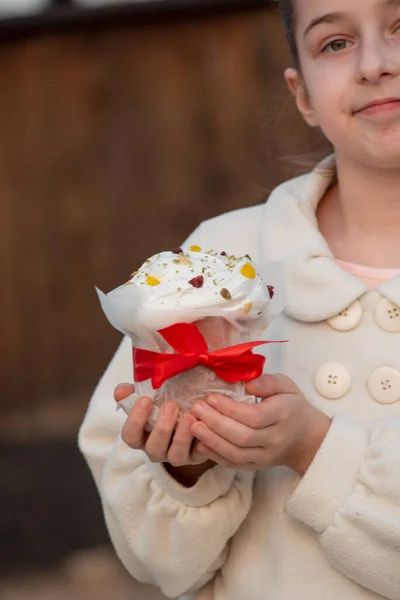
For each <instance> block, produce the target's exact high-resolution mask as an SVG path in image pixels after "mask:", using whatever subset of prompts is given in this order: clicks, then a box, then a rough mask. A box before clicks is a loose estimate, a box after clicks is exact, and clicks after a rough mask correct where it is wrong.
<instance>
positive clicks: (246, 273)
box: [240, 262, 256, 279]
mask: <svg viewBox="0 0 400 600" xmlns="http://www.w3.org/2000/svg"><path fill="white" fill-rule="evenodd" d="M240 272H241V274H242V275H243V277H247V279H255V276H256V270H255V268H254V267H253V265H251V264H250V263H249V262H248V263H246V264H245V265H243V267H242V268H241V269H240Z"/></svg>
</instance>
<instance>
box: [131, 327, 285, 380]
mask: <svg viewBox="0 0 400 600" xmlns="http://www.w3.org/2000/svg"><path fill="white" fill-rule="evenodd" d="M158 333H160V334H161V335H162V337H163V338H164V339H165V340H166V341H167V342H168V344H169V345H170V346H172V348H173V349H174V350H176V352H177V354H173V353H163V352H152V351H151V350H143V349H141V348H134V349H133V360H134V370H135V381H137V382H141V381H146V380H148V379H151V382H152V385H153V388H154V389H155V390H157V389H159V388H160V387H161V386H162V385H163V383H165V381H167V380H168V379H171V377H175V375H179V374H180V373H183V372H185V371H188V370H189V369H194V368H195V367H197V366H198V365H203V366H204V367H207V368H208V369H211V370H212V371H214V373H215V374H216V375H218V377H220V378H221V379H223V380H224V381H228V382H229V383H236V382H237V381H251V380H253V379H257V378H258V377H260V376H261V375H262V372H263V368H264V363H265V360H266V359H265V356H262V355H261V354H253V353H252V351H251V350H252V349H253V348H255V347H256V346H261V345H262V344H270V343H273V342H269V341H257V342H246V343H244V344H237V345H236V346H231V347H229V348H222V349H221V350H215V351H214V352H208V346H207V343H206V341H205V339H204V337H203V335H202V333H201V332H200V331H199V329H198V328H197V327H196V325H194V324H193V323H177V324H176V325H171V326H170V327H166V328H165V329H160V330H159V332H158Z"/></svg>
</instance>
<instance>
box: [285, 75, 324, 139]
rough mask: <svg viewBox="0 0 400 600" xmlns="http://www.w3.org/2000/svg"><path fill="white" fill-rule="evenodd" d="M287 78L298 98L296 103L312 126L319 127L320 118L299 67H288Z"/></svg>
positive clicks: (291, 90)
mask: <svg viewBox="0 0 400 600" xmlns="http://www.w3.org/2000/svg"><path fill="white" fill-rule="evenodd" d="M285 80H286V83H287V86H288V88H289V90H290V92H291V93H292V94H293V96H294V97H295V99H296V105H297V108H298V110H299V112H300V113H301V114H302V115H303V118H304V120H305V121H306V123H307V124H308V125H310V127H318V126H319V123H318V119H317V116H316V114H315V112H314V109H313V107H312V105H311V102H310V97H309V94H308V91H307V88H306V85H305V83H304V80H303V78H302V76H301V75H300V73H299V71H297V69H286V71H285Z"/></svg>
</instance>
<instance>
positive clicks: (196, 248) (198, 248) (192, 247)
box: [190, 246, 201, 252]
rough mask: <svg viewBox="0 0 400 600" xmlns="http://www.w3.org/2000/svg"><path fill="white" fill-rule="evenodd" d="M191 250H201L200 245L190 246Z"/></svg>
mask: <svg viewBox="0 0 400 600" xmlns="http://www.w3.org/2000/svg"><path fill="white" fill-rule="evenodd" d="M190 250H191V252H201V248H200V246H190Z"/></svg>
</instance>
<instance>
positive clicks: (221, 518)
mask: <svg viewBox="0 0 400 600" xmlns="http://www.w3.org/2000/svg"><path fill="white" fill-rule="evenodd" d="M213 227H214V228H215V230H216V231H218V229H219V227H218V226H215V225H213ZM205 230H206V231H205ZM209 231H210V228H209V227H207V226H205V228H204V226H200V228H198V229H197V230H196V231H195V232H194V233H193V234H192V236H191V237H190V238H189V239H188V240H187V242H186V244H191V243H192V244H194V243H196V244H200V245H202V244H204V246H208V245H210V247H213V246H214V247H215V245H214V244H213V237H214V236H213V235H210V234H209ZM207 232H208V233H207ZM129 381H132V352H131V345H130V340H129V339H127V338H126V339H124V340H123V342H122V344H121V346H120V348H119V349H118V351H117V353H116V354H115V356H114V358H113V360H112V361H111V363H110V365H109V367H108V369H107V370H106V372H105V374H104V375H103V377H102V379H101V381H100V383H99V385H98V387H97V389H96V390H95V393H94V395H93V397H92V399H91V402H90V405H89V409H88V411H87V414H86V417H85V419H84V422H83V424H82V427H81V430H80V433H79V446H80V449H81V452H82V453H83V455H84V456H85V458H86V460H87V462H88V465H89V468H90V469H91V471H92V474H93V477H94V479H95V482H96V485H97V488H98V491H99V495H100V498H101V502H102V506H103V511H104V515H105V520H106V524H107V527H108V531H109V535H110V537H111V540H112V542H113V544H114V547H115V549H116V552H117V554H118V556H119V558H120V560H121V561H122V563H123V564H124V565H125V567H126V569H127V570H128V571H129V572H130V573H131V575H132V576H133V577H134V578H136V579H137V580H138V581H140V582H142V583H149V584H152V585H155V586H157V587H158V588H160V589H161V591H162V592H163V593H164V594H165V595H166V596H168V597H171V598H173V597H175V596H178V595H181V594H183V593H186V592H190V591H193V590H197V589H200V588H201V587H202V586H203V585H205V584H206V583H207V582H208V581H210V580H211V579H212V578H213V577H214V574H215V573H216V571H217V570H218V569H220V568H221V566H222V565H223V563H224V561H225V559H226V557H227V553H228V548H229V540H230V539H231V538H232V536H233V535H234V534H235V533H236V531H237V530H238V529H239V527H240V525H241V523H242V522H243V520H244V519H245V518H246V515H247V513H248V511H249V510H250V506H251V501H252V483H253V477H254V474H252V473H249V472H239V471H238V472H236V471H233V470H228V469H224V468H222V467H220V466H216V467H214V468H213V469H210V470H209V471H207V472H206V473H205V474H204V475H203V476H202V477H201V478H200V480H199V481H198V482H197V484H196V485H195V486H194V487H192V488H185V487H183V486H181V485H180V484H179V483H178V482H176V481H175V480H174V479H173V478H172V477H170V475H169V474H168V473H167V471H166V470H165V469H164V467H163V466H162V465H160V464H153V463H151V462H150V461H149V460H148V459H147V457H146V455H145V454H144V453H143V452H142V451H138V450H132V449H131V448H129V447H128V446H127V445H126V444H125V443H124V442H123V441H122V439H121V436H120V431H121V427H122V424H123V422H124V420H125V415H124V414H122V411H119V412H118V413H117V412H116V408H115V403H114V400H113V391H114V388H115V386H116V385H117V384H118V383H121V382H129Z"/></svg>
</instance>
